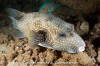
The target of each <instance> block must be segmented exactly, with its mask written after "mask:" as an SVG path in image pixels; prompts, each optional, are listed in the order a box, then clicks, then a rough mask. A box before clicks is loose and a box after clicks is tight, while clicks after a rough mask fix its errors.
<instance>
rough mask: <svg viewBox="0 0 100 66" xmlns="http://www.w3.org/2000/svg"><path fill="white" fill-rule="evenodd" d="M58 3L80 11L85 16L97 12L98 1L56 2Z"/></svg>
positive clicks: (62, 0)
mask: <svg viewBox="0 0 100 66" xmlns="http://www.w3.org/2000/svg"><path fill="white" fill-rule="evenodd" d="M55 1H57V2H58V3H61V4H64V5H67V6H69V7H72V8H74V9H77V10H80V11H82V12H83V13H85V14H89V13H93V12H94V11H95V10H96V8H95V7H96V2H97V1H98V0H88V1H87V0H55Z"/></svg>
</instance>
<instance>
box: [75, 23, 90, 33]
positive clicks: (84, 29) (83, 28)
mask: <svg viewBox="0 0 100 66" xmlns="http://www.w3.org/2000/svg"><path fill="white" fill-rule="evenodd" d="M76 31H77V33H78V34H79V35H84V34H87V33H88V32H89V24H88V22H86V21H82V22H78V23H77V26H76Z"/></svg>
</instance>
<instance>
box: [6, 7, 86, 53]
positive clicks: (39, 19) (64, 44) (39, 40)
mask: <svg viewBox="0 0 100 66" xmlns="http://www.w3.org/2000/svg"><path fill="white" fill-rule="evenodd" d="M7 12H8V13H9V17H10V19H11V20H12V24H13V27H14V29H17V30H18V31H20V32H17V33H16V34H13V33H12V34H13V36H14V37H17V38H24V37H27V38H28V42H29V45H30V46H31V47H32V46H33V47H35V46H38V45H39V46H42V47H46V48H51V49H54V50H58V51H67V52H69V53H79V52H82V51H84V50H85V46H86V45H85V42H84V41H83V39H82V38H81V37H80V36H79V35H78V34H77V33H76V32H75V31H74V25H73V24H70V23H68V22H65V21H64V20H62V19H60V18H59V17H55V16H53V15H51V14H44V13H39V12H33V13H23V12H20V11H18V10H15V9H12V8H8V9H7Z"/></svg>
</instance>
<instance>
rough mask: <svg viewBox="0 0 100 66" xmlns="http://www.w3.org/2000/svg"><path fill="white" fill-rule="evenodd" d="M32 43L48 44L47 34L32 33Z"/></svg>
mask: <svg viewBox="0 0 100 66" xmlns="http://www.w3.org/2000/svg"><path fill="white" fill-rule="evenodd" d="M33 41H34V43H35V44H39V43H42V44H43V43H48V32H47V30H39V31H37V32H35V33H34V37H33Z"/></svg>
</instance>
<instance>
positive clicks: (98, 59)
mask: <svg viewBox="0 0 100 66" xmlns="http://www.w3.org/2000/svg"><path fill="white" fill-rule="evenodd" d="M97 62H98V63H100V48H99V49H98V56H97Z"/></svg>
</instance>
